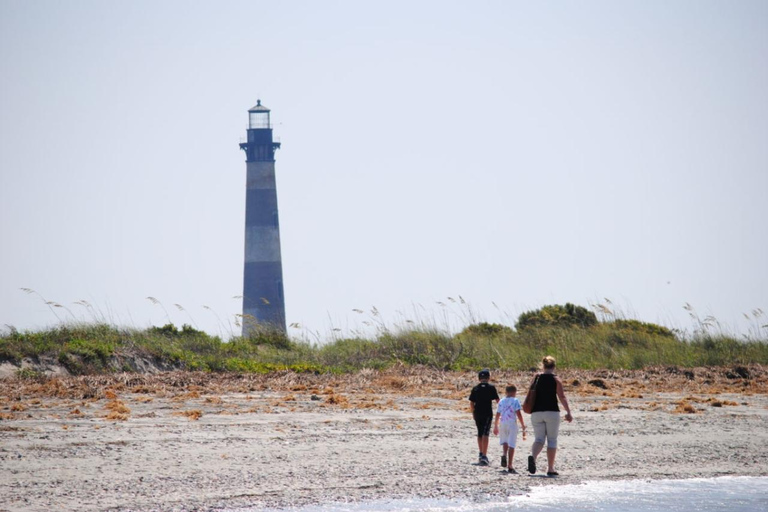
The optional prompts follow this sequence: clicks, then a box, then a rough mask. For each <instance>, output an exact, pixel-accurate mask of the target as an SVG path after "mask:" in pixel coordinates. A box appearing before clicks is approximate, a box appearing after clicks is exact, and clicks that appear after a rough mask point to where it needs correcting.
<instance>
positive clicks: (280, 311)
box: [240, 100, 285, 336]
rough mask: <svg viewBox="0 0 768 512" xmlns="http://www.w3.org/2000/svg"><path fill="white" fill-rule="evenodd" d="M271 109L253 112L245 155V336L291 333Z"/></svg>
mask: <svg viewBox="0 0 768 512" xmlns="http://www.w3.org/2000/svg"><path fill="white" fill-rule="evenodd" d="M279 147H280V143H279V142H275V141H274V140H273V139H272V125H271V124H270V121H269V109H268V108H267V107H265V106H263V105H262V104H261V100H258V101H257V102H256V106H255V107H253V108H251V109H250V110H248V138H247V139H246V142H243V143H241V144H240V149H242V150H244V151H245V162H246V163H245V167H246V173H247V178H246V191H245V270H244V275H243V336H248V335H249V334H250V333H252V332H253V331H254V330H255V329H256V328H261V327H266V328H269V329H279V330H281V331H283V332H285V299H284V297H283V264H282V260H281V257H280V222H279V218H278V214H277V187H276V183H275V151H276V150H277V149H278V148H279Z"/></svg>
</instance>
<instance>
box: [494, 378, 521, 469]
mask: <svg viewBox="0 0 768 512" xmlns="http://www.w3.org/2000/svg"><path fill="white" fill-rule="evenodd" d="M506 391H507V396H505V397H504V398H502V399H501V402H499V406H498V408H497V409H496V423H495V425H494V427H493V434H494V435H498V436H499V444H501V446H502V447H503V450H504V455H502V456H501V466H502V467H505V468H508V470H509V472H510V473H517V471H515V469H514V468H513V467H512V459H513V458H514V457H515V445H516V444H517V421H516V420H520V426H521V427H523V439H525V422H524V421H523V414H522V413H521V412H520V411H521V410H522V406H521V405H520V401H519V400H518V399H517V398H515V395H517V387H515V386H507V389H506ZM515 416H517V418H515ZM499 419H501V429H499ZM507 454H509V457H507ZM507 462H509V465H507Z"/></svg>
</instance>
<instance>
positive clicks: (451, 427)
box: [0, 367, 768, 511]
mask: <svg viewBox="0 0 768 512" xmlns="http://www.w3.org/2000/svg"><path fill="white" fill-rule="evenodd" d="M685 372H690V371H689V370H679V369H674V368H670V369H654V370H651V371H646V372H606V371H603V372H561V377H562V378H563V380H564V381H565V382H566V383H567V387H566V392H567V394H568V395H569V399H570V401H571V404H572V409H573V411H574V416H575V420H574V422H573V423H571V424H566V423H563V427H562V428H561V435H560V450H559V453H558V469H559V470H560V473H561V476H560V477H558V478H546V477H542V476H540V475H537V476H529V475H528V474H527V473H526V472H525V457H526V455H527V453H526V452H527V451H528V450H529V449H530V444H531V437H530V436H529V437H528V439H527V440H526V441H522V439H519V444H518V453H517V454H516V456H515V467H516V468H517V470H518V471H519V472H520V474H519V475H509V474H506V473H505V472H502V470H501V468H500V466H499V456H500V447H499V446H498V442H497V441H496V440H495V439H493V438H492V440H491V449H490V450H489V456H490V457H491V461H492V466H490V467H478V466H476V465H475V463H476V454H477V449H476V445H475V440H474V437H473V436H474V425H473V422H472V420H471V417H470V415H469V413H468V410H467V400H466V398H467V396H468V393H469V388H470V387H471V386H472V385H473V384H474V376H473V374H469V373H450V372H436V371H432V370H418V369H399V370H397V369H395V370H391V371H388V372H384V373H380V372H374V371H363V372H359V373H357V374H353V375H346V376H332V375H320V376H315V375H308V374H298V375H297V374H292V373H285V374H278V375H271V376H235V375H228V376H220V375H219V376H217V375H205V374H193V373H182V372H175V373H168V374H160V375H154V376H151V375H135V374H133V375H131V374H124V375H120V376H113V377H77V378H76V377H65V378H52V379H47V380H40V381H29V380H18V379H15V378H6V379H0V418H2V421H0V496H2V499H0V510H12V511H17V510H18V511H21V510H30V511H38V510H39V511H43V510H45V511H48V510H73V511H74V510H82V511H96V510H99V511H101V510H141V511H149V510H160V511H169V510H215V509H217V508H237V507H254V508H256V509H258V508H259V507H266V506H271V507H287V506H293V505H302V504H310V503H320V502H332V501H347V500H371V499H385V498H394V499H398V498H410V497H441V498H451V497H453V498H464V499H467V498H468V499H477V500H483V499H487V498H488V497H492V496H500V495H501V496H503V495H509V494H519V493H524V492H526V491H527V490H528V489H530V488H531V487H532V486H539V485H560V484H563V483H569V484H570V483H578V482H581V481H584V480H595V479H628V478H689V477H711V476H721V475H763V476H764V475H768V462H766V461H768V429H766V428H765V426H766V425H768V394H766V388H768V379H767V378H766V372H765V371H764V370H763V368H761V367H749V369H748V371H747V372H746V373H747V374H748V375H747V377H745V376H743V375H740V374H739V372H738V371H736V373H734V370H733V369H695V370H693V371H692V372H691V373H690V374H688V373H685ZM729 372H730V375H731V376H730V377H728V376H727V375H728V373H729ZM741 373H744V372H741ZM529 378H530V377H529V374H523V373H512V372H510V373H507V374H504V375H498V374H497V375H495V381H496V383H497V384H498V385H499V386H502V385H504V384H506V383H507V382H512V383H515V384H517V385H518V386H519V387H522V386H524V385H525V383H526V382H527V381H528V380H529ZM589 381H592V383H589ZM520 398H522V396H521V397H520ZM525 419H526V422H528V423H529V421H530V417H529V416H528V415H525ZM540 462H543V459H542V460H541V461H540Z"/></svg>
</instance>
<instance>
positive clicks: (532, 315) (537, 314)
mask: <svg viewBox="0 0 768 512" xmlns="http://www.w3.org/2000/svg"><path fill="white" fill-rule="evenodd" d="M593 325H597V317H596V316H595V314H594V313H593V312H591V311H589V310H588V309H587V308H584V307H581V306H576V305H574V304H571V303H570V302H569V303H567V304H566V305H565V306H561V305H559V304H555V305H552V306H544V307H543V308H541V309H537V310H534V311H526V312H525V313H523V314H522V315H520V316H519V317H518V319H517V323H516V324H515V328H517V329H518V330H522V329H527V328H530V327H592V326H593Z"/></svg>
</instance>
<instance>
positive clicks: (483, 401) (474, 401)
mask: <svg viewBox="0 0 768 512" xmlns="http://www.w3.org/2000/svg"><path fill="white" fill-rule="evenodd" d="M477 378H478V379H479V380H480V384H478V385H477V386H475V387H473V388H472V393H470V395H469V410H470V411H472V416H473V417H474V418H475V425H476V426H477V448H478V449H479V450H480V454H479V457H478V462H479V464H480V465H481V466H487V465H489V464H490V462H489V461H488V438H489V437H490V435H491V422H493V401H494V400H495V401H496V402H497V403H498V401H499V394H498V393H497V392H496V388H495V387H494V386H493V384H490V383H489V382H488V381H489V380H491V371H490V370H488V369H485V370H480V372H479V373H478V374H477Z"/></svg>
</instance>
